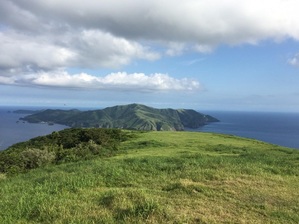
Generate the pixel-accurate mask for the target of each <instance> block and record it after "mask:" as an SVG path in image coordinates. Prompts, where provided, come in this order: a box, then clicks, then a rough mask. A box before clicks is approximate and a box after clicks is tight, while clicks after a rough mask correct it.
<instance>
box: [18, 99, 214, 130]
mask: <svg viewBox="0 0 299 224" xmlns="http://www.w3.org/2000/svg"><path fill="white" fill-rule="evenodd" d="M20 119H21V120H24V121H27V122H29V123H44V122H46V123H56V124H62V125H66V126H69V127H98V128H121V129H130V130H154V131H183V130H184V129H185V128H193V129H195V128H199V127H200V126H203V125H206V124H208V123H210V122H218V121H219V120H218V119H217V118H214V117H212V116H210V115H205V114H202V113H199V112H197V111H195V110H191V109H170V108H169V109H157V108H153V107H148V106H145V105H142V104H129V105H120V106H114V107H107V108H105V109H101V110H89V111H80V110H76V109H73V110H58V109H57V110H53V109H48V110H43V111H37V112H34V113H33V114H31V115H28V116H25V117H24V118H20Z"/></svg>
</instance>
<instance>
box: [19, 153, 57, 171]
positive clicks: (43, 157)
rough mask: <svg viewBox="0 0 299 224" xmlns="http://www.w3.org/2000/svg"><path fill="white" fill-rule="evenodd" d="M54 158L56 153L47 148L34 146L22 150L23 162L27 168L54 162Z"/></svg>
mask: <svg viewBox="0 0 299 224" xmlns="http://www.w3.org/2000/svg"><path fill="white" fill-rule="evenodd" d="M54 159H55V154H54V153H53V152H48V151H47V150H40V149H35V148H32V149H27V150H25V151H23V152H21V162H22V166H23V168H24V169H25V170H27V169H34V168H37V167H40V166H43V165H46V164H49V163H52V162H53V161H54Z"/></svg>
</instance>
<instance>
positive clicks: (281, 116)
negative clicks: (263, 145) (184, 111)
mask: <svg viewBox="0 0 299 224" xmlns="http://www.w3.org/2000/svg"><path fill="white" fill-rule="evenodd" d="M204 113H207V114H209V115H212V116H214V117H216V118H218V119H219V120H220V121H221V122H218V123H211V124H209V125H206V126H204V127H201V128H199V129H197V130H198V131H202V132H216V133H223V134H232V135H237V136H241V137H247V138H254V139H258V140H261V141H265V142H269V143H273V144H277V145H282V146H286V147H291V148H297V149H299V113H271V112H264V113H263V112H213V111H206V112H204Z"/></svg>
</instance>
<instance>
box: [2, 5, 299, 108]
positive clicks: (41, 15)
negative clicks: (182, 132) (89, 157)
mask: <svg viewBox="0 0 299 224" xmlns="http://www.w3.org/2000/svg"><path fill="white" fill-rule="evenodd" d="M298 9H299V1H298V0H263V1H260V0H250V1H248V0H184V1H181V0H143V1H138V0H122V1H119V0H101V1H96V0H84V1H82V0H72V1H61V0H44V1H41V0H1V8H0V52H1V54H0V105H4V106H10V105H14V106H44V107H75V108H79V107H88V108H103V107H107V106H114V105H124V104H130V103H141V104H145V105H148V106H153V107H156V108H169V107H171V108H186V109H196V110H237V111H242V110H244V111H277V112H283V111H285V112H289V111H290V112H299V13H298Z"/></svg>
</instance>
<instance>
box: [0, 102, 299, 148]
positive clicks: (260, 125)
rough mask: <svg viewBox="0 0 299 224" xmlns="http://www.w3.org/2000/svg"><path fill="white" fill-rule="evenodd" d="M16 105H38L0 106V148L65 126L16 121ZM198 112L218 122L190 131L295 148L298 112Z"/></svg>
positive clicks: (298, 143) (298, 140)
mask: <svg viewBox="0 0 299 224" xmlns="http://www.w3.org/2000/svg"><path fill="white" fill-rule="evenodd" d="M18 109H28V110H29V109H33V110H38V109H41V108H22V107H0V150H4V149H6V148H8V147H9V146H11V145H12V144H15V143H18V142H22V141H27V140H29V139H31V138H34V137H37V136H42V135H47V134H50V133H52V132H53V131H59V130H62V129H65V128H68V127H67V126H64V125H57V124H54V125H48V124H29V123H27V122H25V123H23V121H19V122H18V120H19V118H20V117H24V116H26V114H16V113H13V111H15V110H18ZM44 109H45V108H44ZM79 109H80V108H79ZM201 112H203V113H205V114H209V115H211V116H214V117H216V118H218V119H219V120H220V122H216V123H210V124H208V125H205V126H203V127H200V128H198V129H196V130H193V131H200V132H215V133H223V134H231V135H237V136H241V137H247V138H253V139H257V140H261V141H265V142H269V143H272V144H277V145H281V146H286V147H291V148H296V149H299V113H272V112H228V111H225V112H222V111H201Z"/></svg>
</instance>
